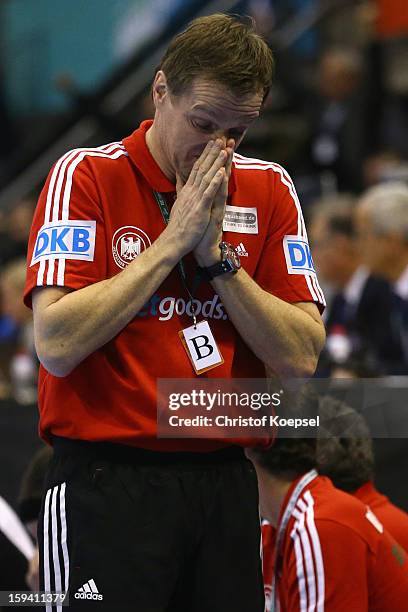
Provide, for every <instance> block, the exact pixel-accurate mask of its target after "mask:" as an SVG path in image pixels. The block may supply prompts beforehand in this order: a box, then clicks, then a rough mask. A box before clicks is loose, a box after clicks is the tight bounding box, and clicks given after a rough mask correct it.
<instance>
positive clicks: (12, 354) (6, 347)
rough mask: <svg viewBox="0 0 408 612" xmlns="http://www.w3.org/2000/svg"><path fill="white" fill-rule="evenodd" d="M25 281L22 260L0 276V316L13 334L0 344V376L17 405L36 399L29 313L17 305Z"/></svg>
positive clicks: (32, 341)
mask: <svg viewBox="0 0 408 612" xmlns="http://www.w3.org/2000/svg"><path fill="white" fill-rule="evenodd" d="M25 278H26V260H25V259H15V260H12V261H10V262H9V263H8V264H7V265H5V266H4V267H3V269H2V271H1V273H0V296H1V307H2V314H3V316H4V317H7V319H8V320H9V321H11V324H12V325H11V327H12V330H13V333H12V334H11V335H10V337H9V338H8V339H7V340H4V341H3V343H2V344H0V352H1V355H2V357H1V365H2V369H3V375H4V377H5V379H6V380H8V381H9V384H10V385H11V394H12V396H13V397H14V398H15V400H16V401H17V402H18V403H20V404H31V403H34V402H35V401H36V398H37V388H36V386H37V371H38V360H37V356H36V352H35V346H34V327H33V316H32V313H31V312H30V311H29V310H28V309H27V308H26V307H25V306H24V304H23V303H22V301H21V294H22V292H23V291H24V286H25Z"/></svg>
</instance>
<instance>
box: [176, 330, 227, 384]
mask: <svg viewBox="0 0 408 612" xmlns="http://www.w3.org/2000/svg"><path fill="white" fill-rule="evenodd" d="M180 336H181V338H182V341H183V345H184V348H185V349H186V351H187V354H188V356H189V358H190V360H191V363H192V364H193V367H194V370H195V371H196V373H197V374H201V373H202V372H204V371H206V370H209V369H210V368H215V367H216V366H218V365H220V364H221V363H223V362H224V360H223V358H222V356H221V354H220V352H219V350H218V347H217V343H216V342H215V339H214V336H213V335H212V332H211V329H210V326H209V325H208V322H207V321H200V323H198V324H197V325H196V326H195V327H194V325H192V326H191V327H187V328H186V329H183V330H182V331H181V332H180Z"/></svg>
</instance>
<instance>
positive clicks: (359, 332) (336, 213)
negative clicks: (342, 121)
mask: <svg viewBox="0 0 408 612" xmlns="http://www.w3.org/2000/svg"><path fill="white" fill-rule="evenodd" d="M353 215H354V199H353V198H352V197H351V196H347V195H342V196H340V195H339V196H333V197H332V198H326V199H324V200H321V201H320V202H318V203H316V205H315V206H314V207H313V208H312V210H311V215H310V230H309V236H310V242H311V244H312V246H313V256H314V261H315V264H316V268H317V269H318V271H319V274H320V276H321V279H322V281H323V282H324V283H328V284H329V287H330V288H331V289H332V291H333V296H332V299H331V301H330V303H329V305H328V308H327V309H326V312H325V325H326V333H327V341H326V345H325V347H324V349H323V351H322V353H321V356H320V361H319V365H318V368H317V374H318V375H319V376H324V375H326V376H328V375H330V373H331V369H332V368H333V367H334V366H335V365H337V366H345V365H347V364H348V363H349V362H350V361H351V360H352V361H355V360H357V361H360V362H362V361H364V362H366V365H367V367H368V365H369V363H371V369H373V370H374V371H376V372H378V373H381V372H383V373H388V372H392V371H393V366H394V365H395V364H397V363H398V362H399V360H400V358H401V352H400V347H399V344H398V345H397V346H395V344H393V343H390V336H391V296H390V288H389V284H388V282H387V281H386V280H384V279H381V278H377V277H375V276H373V275H372V274H371V273H370V270H369V268H368V267H367V266H365V265H364V264H363V261H362V259H361V256H360V252H359V245H358V241H357V237H356V231H355V227H354V217H353ZM379 321H380V322H381V324H379Z"/></svg>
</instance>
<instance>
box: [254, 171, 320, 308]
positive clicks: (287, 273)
mask: <svg viewBox="0 0 408 612" xmlns="http://www.w3.org/2000/svg"><path fill="white" fill-rule="evenodd" d="M269 172H273V177H274V178H273V181H272V185H273V188H272V193H271V194H270V195H269V199H270V202H271V206H272V207H273V211H272V214H271V218H270V222H269V228H268V235H267V238H266V241H265V245H264V248H263V251H262V255H261V259H260V262H259V264H258V266H257V269H256V271H255V277H254V278H255V280H256V281H257V283H258V284H259V285H260V286H261V287H262V288H263V289H265V291H268V292H269V293H272V294H273V295H276V297H278V298H280V299H282V300H285V302H290V303H294V302H315V303H316V304H317V306H318V307H319V309H320V311H323V309H324V306H325V304H326V303H325V299H324V295H323V292H322V290H321V288H320V285H319V282H318V279H317V276H316V272H315V269H314V264H313V259H312V255H311V252H310V248H309V243H308V238H307V232H306V226H305V222H304V219H303V214H302V210H301V207H300V203H299V199H298V196H297V193H296V190H295V187H294V185H293V182H292V180H291V178H290V176H289V175H288V173H287V172H286V170H284V169H283V168H282V167H281V166H279V165H278V164H273V170H272V169H270V170H269Z"/></svg>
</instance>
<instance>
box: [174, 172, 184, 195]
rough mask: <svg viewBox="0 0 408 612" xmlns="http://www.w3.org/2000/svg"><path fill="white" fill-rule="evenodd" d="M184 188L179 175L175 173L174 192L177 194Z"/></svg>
mask: <svg viewBox="0 0 408 612" xmlns="http://www.w3.org/2000/svg"><path fill="white" fill-rule="evenodd" d="M183 187H184V181H183V179H182V178H181V176H180V175H179V174H177V173H176V191H177V193H179V192H180V191H181V190H182V189H183Z"/></svg>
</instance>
